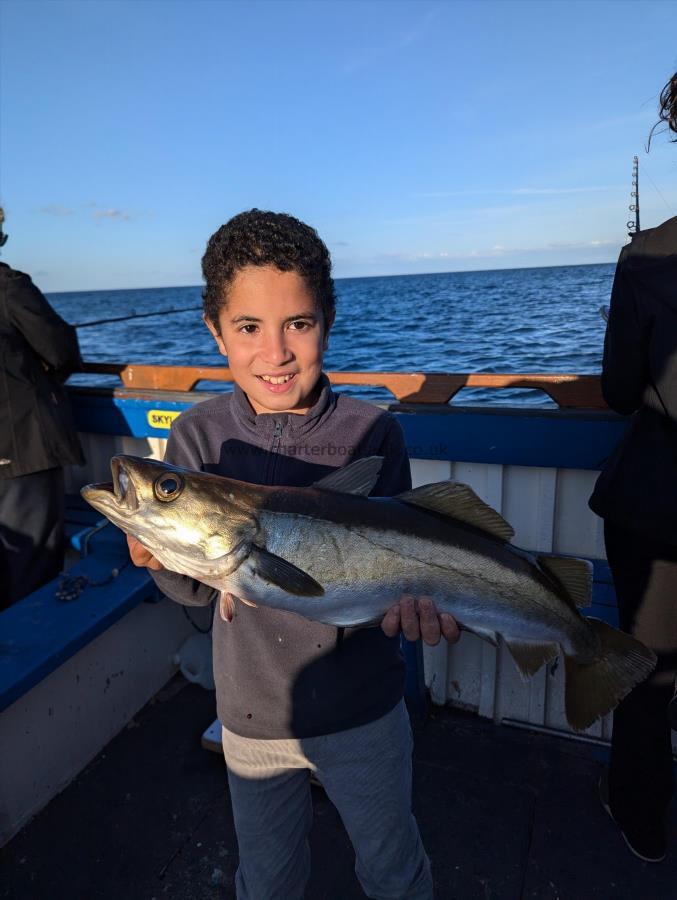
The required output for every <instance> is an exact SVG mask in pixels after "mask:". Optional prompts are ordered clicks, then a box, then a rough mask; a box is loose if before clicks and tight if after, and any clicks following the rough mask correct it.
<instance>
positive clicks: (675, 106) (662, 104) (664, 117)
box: [647, 72, 677, 150]
mask: <svg viewBox="0 0 677 900" xmlns="http://www.w3.org/2000/svg"><path fill="white" fill-rule="evenodd" d="M662 122H665V124H666V125H667V126H668V129H669V130H670V131H672V132H674V133H675V134H677V72H675V74H674V75H673V76H672V77H671V78H670V80H669V81H668V83H667V84H666V85H665V87H664V88H663V90H662V91H661V94H660V97H659V98H658V122H656V124H655V125H654V127H653V128H652V129H651V131H650V132H649V140H648V141H647V150H648V149H649V147H650V146H651V138H652V137H653V133H654V131H655V130H656V129H657V128H658V126H659V125H660V124H661V123H662ZM672 140H673V143H674V142H676V141H677V137H675V138H673V139H672Z"/></svg>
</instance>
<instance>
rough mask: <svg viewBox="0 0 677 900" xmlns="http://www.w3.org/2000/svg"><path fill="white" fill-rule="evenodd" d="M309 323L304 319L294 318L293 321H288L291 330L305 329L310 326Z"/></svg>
mask: <svg viewBox="0 0 677 900" xmlns="http://www.w3.org/2000/svg"><path fill="white" fill-rule="evenodd" d="M310 326H311V323H310V322H308V321H307V320H306V319H294V321H293V322H290V323H289V327H290V328H291V330H292V331H305V330H306V329H308V328H310Z"/></svg>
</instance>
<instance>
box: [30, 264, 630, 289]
mask: <svg viewBox="0 0 677 900" xmlns="http://www.w3.org/2000/svg"><path fill="white" fill-rule="evenodd" d="M615 264H616V260H615V259H612V260H608V261H606V262H587V263H553V264H551V265H548V266H503V267H501V268H491V269H453V270H449V271H446V270H445V271H443V272H391V273H389V274H388V275H341V276H337V277H334V278H333V281H363V280H366V279H368V278H420V277H422V276H427V275H468V274H471V273H476V274H481V273H482V272H518V271H520V270H530V269H574V268H581V267H583V266H609V265H615ZM203 287H204V284H203V283H200V284H164V285H154V286H151V287H148V286H146V287H138V286H137V287H126V288H78V289H77V290H61V291H43V293H44V294H99V293H100V294H103V293H110V294H112V293H117V292H121V291H172V290H176V289H178V288H199V289H200V290H201V289H202V288H203Z"/></svg>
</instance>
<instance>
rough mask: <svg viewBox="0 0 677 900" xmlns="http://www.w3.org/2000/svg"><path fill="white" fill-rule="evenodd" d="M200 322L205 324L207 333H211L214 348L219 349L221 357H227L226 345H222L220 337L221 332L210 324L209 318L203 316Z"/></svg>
mask: <svg viewBox="0 0 677 900" xmlns="http://www.w3.org/2000/svg"><path fill="white" fill-rule="evenodd" d="M202 321H203V322H204V323H205V325H206V326H207V328H208V329H209V331H210V332H211V335H212V337H213V338H214V340H215V341H216V346H217V347H218V348H219V353H220V354H221V356H228V353H227V352H226V345H225V344H224V343H223V338H222V337H221V332H220V331H219V330H218V328H217V327H216V325H215V324H214V323H213V322H212V320H211V319H210V318H208V317H207V316H205V315H203V316H202Z"/></svg>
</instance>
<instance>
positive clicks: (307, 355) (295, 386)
mask: <svg viewBox="0 0 677 900" xmlns="http://www.w3.org/2000/svg"><path fill="white" fill-rule="evenodd" d="M205 322H206V324H207V327H208V328H209V330H210V331H211V333H212V335H213V336H214V339H215V340H216V343H217V345H218V348H219V350H220V351H221V353H222V354H223V355H224V356H227V357H228V365H229V366H230V370H231V372H232V374H233V378H234V380H235V382H236V383H237V384H238V385H239V386H240V387H241V388H242V390H243V391H244V392H245V394H246V395H247V397H248V398H249V402H250V403H251V405H252V407H253V409H254V411H255V412H256V413H257V414H258V413H275V412H293V413H304V412H307V410H309V409H310V407H311V406H312V405H313V404H314V403H315V401H316V399H317V390H316V389H317V382H318V379H319V377H320V374H321V372H322V356H323V351H324V348H325V346H326V344H325V338H326V335H325V328H324V325H323V319H322V312H321V311H320V309H319V308H318V306H317V304H316V302H315V298H314V297H313V295H312V293H311V292H310V290H309V289H308V286H307V285H306V282H305V280H304V279H303V277H302V276H301V275H299V274H298V273H297V272H281V271H280V270H279V269H276V268H275V267H273V266H246V267H245V268H244V269H241V270H240V271H239V272H238V273H237V275H236V276H235V279H234V280H233V282H232V284H231V286H230V288H229V290H228V302H227V304H226V305H225V306H224V307H222V309H221V312H220V314H219V330H218V331H217V329H216V328H215V327H214V325H213V323H212V322H210V321H209V320H208V319H205ZM329 325H331V323H329ZM219 332H220V333H219Z"/></svg>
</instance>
